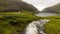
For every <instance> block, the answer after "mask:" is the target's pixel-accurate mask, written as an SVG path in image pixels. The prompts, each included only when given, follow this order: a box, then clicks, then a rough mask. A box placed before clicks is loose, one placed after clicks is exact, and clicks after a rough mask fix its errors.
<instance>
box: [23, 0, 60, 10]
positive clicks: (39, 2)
mask: <svg viewBox="0 0 60 34" xmlns="http://www.w3.org/2000/svg"><path fill="white" fill-rule="evenodd" d="M23 1H25V2H27V3H29V4H32V5H34V6H35V7H36V8H37V9H38V10H43V9H44V8H45V7H49V6H53V5H55V4H57V3H60V0H23Z"/></svg>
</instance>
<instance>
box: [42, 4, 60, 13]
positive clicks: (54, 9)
mask: <svg viewBox="0 0 60 34" xmlns="http://www.w3.org/2000/svg"><path fill="white" fill-rule="evenodd" d="M43 12H49V13H59V14H60V3H59V4H56V5H54V6H51V7H48V8H45V9H44V10H43Z"/></svg>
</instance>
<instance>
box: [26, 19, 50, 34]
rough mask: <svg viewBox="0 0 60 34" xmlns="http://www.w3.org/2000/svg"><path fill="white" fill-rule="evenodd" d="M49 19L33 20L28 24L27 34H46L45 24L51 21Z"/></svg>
mask: <svg viewBox="0 0 60 34" xmlns="http://www.w3.org/2000/svg"><path fill="white" fill-rule="evenodd" d="M49 21H50V20H48V19H41V20H37V21H33V22H31V23H30V24H28V25H27V28H26V34H46V33H45V32H44V27H43V25H44V24H46V23H47V22H49Z"/></svg>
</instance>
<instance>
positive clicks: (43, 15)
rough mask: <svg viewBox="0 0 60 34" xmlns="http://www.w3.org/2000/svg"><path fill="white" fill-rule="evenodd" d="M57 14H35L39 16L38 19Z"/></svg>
mask: <svg viewBox="0 0 60 34" xmlns="http://www.w3.org/2000/svg"><path fill="white" fill-rule="evenodd" d="M55 15H58V14H54V13H38V14H36V16H40V17H47V16H55Z"/></svg>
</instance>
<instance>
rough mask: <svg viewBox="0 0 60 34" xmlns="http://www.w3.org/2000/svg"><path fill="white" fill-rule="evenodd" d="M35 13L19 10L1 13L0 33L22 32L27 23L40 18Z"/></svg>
mask: <svg viewBox="0 0 60 34" xmlns="http://www.w3.org/2000/svg"><path fill="white" fill-rule="evenodd" d="M39 19H40V17H37V16H35V15H33V14H28V13H17V12H2V13H0V34H13V33H15V34H20V33H19V32H21V31H23V30H24V29H25V28H26V26H27V24H28V23H30V22H32V21H34V20H39Z"/></svg>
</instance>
